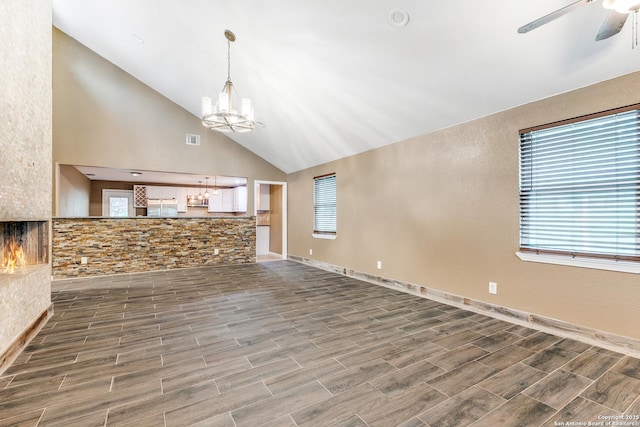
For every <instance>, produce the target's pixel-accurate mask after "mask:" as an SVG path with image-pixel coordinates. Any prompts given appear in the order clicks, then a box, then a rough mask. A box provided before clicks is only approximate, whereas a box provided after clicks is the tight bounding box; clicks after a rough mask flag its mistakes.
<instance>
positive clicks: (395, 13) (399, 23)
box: [387, 7, 409, 28]
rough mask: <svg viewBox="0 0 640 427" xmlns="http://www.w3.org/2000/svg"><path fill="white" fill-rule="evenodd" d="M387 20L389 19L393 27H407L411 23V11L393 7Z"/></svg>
mask: <svg viewBox="0 0 640 427" xmlns="http://www.w3.org/2000/svg"><path fill="white" fill-rule="evenodd" d="M387 20H388V21H389V25H391V26H392V27H393V28H402V27H406V26H407V24H408V23H409V13H408V12H407V11H406V10H404V9H400V8H399V7H396V8H395V9H391V10H390V11H389V15H388V16H387Z"/></svg>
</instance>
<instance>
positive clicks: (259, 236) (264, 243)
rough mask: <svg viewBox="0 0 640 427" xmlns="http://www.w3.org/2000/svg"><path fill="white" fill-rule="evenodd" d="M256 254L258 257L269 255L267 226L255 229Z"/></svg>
mask: <svg viewBox="0 0 640 427" xmlns="http://www.w3.org/2000/svg"><path fill="white" fill-rule="evenodd" d="M256 253H257V254H258V255H266V254H268V253H269V226H264V225H259V226H258V227H256Z"/></svg>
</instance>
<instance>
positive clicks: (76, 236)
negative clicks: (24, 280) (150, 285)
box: [52, 217, 256, 279]
mask: <svg viewBox="0 0 640 427" xmlns="http://www.w3.org/2000/svg"><path fill="white" fill-rule="evenodd" d="M52 228H53V244H52V246H53V249H52V268H53V277H54V278H56V279H60V278H70V277H82V276H92V275H106V274H118V273H139V272H145V271H154V270H164V269H173V268H187V267H201V266H211V265H222V264H245V263H254V262H256V218H255V217H233V218H228V217H226V218H146V217H141V218H55V219H54V220H53V227H52ZM215 249H218V252H219V253H218V254H217V255H216V254H215ZM83 257H86V258H87V259H86V262H87V263H86V264H82V258H83Z"/></svg>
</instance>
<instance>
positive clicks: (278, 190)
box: [254, 181, 287, 262]
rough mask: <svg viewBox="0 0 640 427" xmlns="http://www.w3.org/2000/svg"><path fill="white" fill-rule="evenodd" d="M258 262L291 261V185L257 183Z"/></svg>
mask: <svg viewBox="0 0 640 427" xmlns="http://www.w3.org/2000/svg"><path fill="white" fill-rule="evenodd" d="M254 185H255V187H254V209H255V216H256V260H257V261H258V262H262V261H273V260H281V259H287V183H286V182H279V181H254Z"/></svg>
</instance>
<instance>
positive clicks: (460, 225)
mask: <svg viewBox="0 0 640 427" xmlns="http://www.w3.org/2000/svg"><path fill="white" fill-rule="evenodd" d="M637 102H640V73H635V74H631V75H627V76H624V77H621V78H618V79H615V80H612V81H607V82H603V83H601V84H598V85H595V86H592V87H588V88H584V89H581V90H578V91H575V92H571V93H567V94H563V95H559V96H556V97H553V98H550V99H546V100H543V101H540V102H535V103H532V104H528V105H524V106H521V107H518V108H514V109H511V110H508V111H505V112H502V113H498V114H495V115H492V116H489V117H486V118H482V119H478V120H475V121H472V122H469V123H466V124H462V125H459V126H455V127H451V128H448V129H444V130H441V131H439V132H435V133H432V134H428V135H424V136H420V137H417V138H414V139H411V140H408V141H404V142H401V143H397V144H393V145H390V146H387V147H383V148H380V149H377V150H373V151H369V152H366V153H363V154H360V155H356V156H352V157H349V158H346V159H342V160H339V161H335V162H332V163H329V164H325V165H322V166H318V167H314V168H311V169H308V170H304V171H300V172H297V173H294V174H290V175H289V176H288V185H289V208H288V209H289V230H288V235H289V246H288V249H289V253H290V254H292V255H295V256H299V257H304V258H311V259H314V260H317V261H320V262H325V263H329V264H333V265H337V266H341V267H347V268H351V269H354V270H356V271H360V272H365V273H369V274H372V275H378V276H382V277H386V278H392V279H396V280H401V281H404V282H409V283H413V284H418V285H422V286H426V287H429V288H434V289H438V290H443V291H446V292H448V293H452V294H456V295H460V296H463V297H468V298H472V299H476V300H482V301H486V302H489V303H491V304H496V305H499V306H505V307H509V308H513V309H517V310H522V311H526V312H530V313H534V314H539V315H542V316H546V317H550V318H554V319H559V320H563V321H565V322H569V323H571V324H574V325H580V326H584V327H588V328H593V329H597V330H602V331H607V332H611V333H614V334H618V335H622V336H627V337H631V338H636V339H638V338H640V310H639V309H638V307H640V289H639V286H640V276H638V275H636V274H629V273H618V272H610V271H601V270H593V269H585V268H577V267H567V266H555V265H548V264H540V263H527V262H523V261H521V260H519V259H518V258H517V257H516V255H515V252H516V251H517V250H518V241H519V238H518V227H519V212H518V130H519V129H522V128H526V127H528V126H533V125H539V124H544V123H550V122H553V121H556V120H560V119H565V118H571V117H576V116H580V115H584V114H588V113H593V112H597V111H603V110H607V109H610V108H614V107H619V106H624V105H629V104H633V103H637ZM330 172H336V174H337V197H338V223H337V227H338V233H337V239H336V240H321V239H313V238H312V236H311V232H312V228H313V212H312V204H313V195H312V188H313V184H312V178H313V177H314V176H318V175H323V174H327V173H330ZM309 249H313V256H310V255H309ZM378 260H380V261H382V270H377V269H376V261H378ZM489 281H494V282H497V283H498V294H497V295H490V294H489V293H488V282H489Z"/></svg>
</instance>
